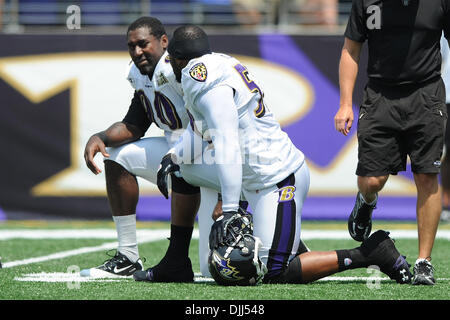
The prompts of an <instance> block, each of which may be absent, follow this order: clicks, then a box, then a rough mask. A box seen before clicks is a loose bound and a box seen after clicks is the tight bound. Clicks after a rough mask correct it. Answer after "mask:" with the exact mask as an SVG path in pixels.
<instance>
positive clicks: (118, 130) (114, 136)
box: [84, 122, 144, 174]
mask: <svg viewBox="0 0 450 320" xmlns="http://www.w3.org/2000/svg"><path fill="white" fill-rule="evenodd" d="M143 135H144V133H143V132H142V130H141V129H139V128H138V127H136V126H133V125H131V124H128V123H124V122H116V123H114V124H113V125H111V126H110V127H109V128H108V129H106V130H105V131H101V132H98V133H96V134H94V135H92V136H91V137H90V138H89V140H88V142H87V143H86V147H85V148H84V161H85V162H86V166H87V167H88V168H89V170H91V171H92V173H94V174H99V173H101V172H102V171H101V170H100V168H98V167H97V165H96V164H95V162H94V157H95V155H96V154H97V153H98V152H100V153H101V154H102V155H103V156H104V157H109V154H108V153H107V152H106V149H105V148H106V147H119V146H121V145H124V144H126V143H128V142H132V141H136V140H138V139H139V138H141V137H142V136H143Z"/></svg>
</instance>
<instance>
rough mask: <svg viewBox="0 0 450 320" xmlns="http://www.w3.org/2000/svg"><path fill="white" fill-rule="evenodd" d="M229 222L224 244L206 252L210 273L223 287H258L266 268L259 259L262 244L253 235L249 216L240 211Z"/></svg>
mask: <svg viewBox="0 0 450 320" xmlns="http://www.w3.org/2000/svg"><path fill="white" fill-rule="evenodd" d="M231 219H233V220H232V221H230V222H229V223H228V225H227V227H226V230H225V236H224V241H223V242H222V243H220V244H219V246H218V248H216V249H213V250H211V251H210V252H209V257H208V267H209V272H210V273H211V275H212V277H213V278H214V280H215V281H216V282H217V283H218V284H220V285H223V286H249V285H257V284H260V283H261V282H262V280H263V278H264V275H265V274H266V273H267V267H266V266H265V264H264V263H263V262H262V261H261V260H260V259H259V256H258V252H259V247H260V246H261V244H262V243H261V240H260V239H259V238H257V237H254V236H253V222H252V216H251V215H250V214H248V213H245V212H244V211H242V210H240V211H239V212H238V213H236V214H235V215H234V216H233V217H232V218H231Z"/></svg>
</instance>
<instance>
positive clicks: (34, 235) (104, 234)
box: [0, 229, 198, 240]
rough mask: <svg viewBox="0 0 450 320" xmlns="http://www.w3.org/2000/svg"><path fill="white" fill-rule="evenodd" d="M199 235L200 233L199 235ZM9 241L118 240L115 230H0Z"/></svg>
mask: <svg viewBox="0 0 450 320" xmlns="http://www.w3.org/2000/svg"><path fill="white" fill-rule="evenodd" d="M197 234H198V233H197ZM154 235H158V237H159V238H164V237H166V238H167V237H168V236H169V235H170V230H169V229H152V230H137V236H138V240H139V238H142V237H144V238H147V237H152V236H154ZM9 239H117V232H116V230H115V229H81V230H77V229H13V230H0V240H9Z"/></svg>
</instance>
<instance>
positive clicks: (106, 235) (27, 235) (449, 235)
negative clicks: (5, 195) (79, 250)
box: [0, 229, 450, 240]
mask: <svg viewBox="0 0 450 320" xmlns="http://www.w3.org/2000/svg"><path fill="white" fill-rule="evenodd" d="M389 231H390V236H391V238H394V239H417V231H416V230H400V229H396V230H389ZM137 235H138V240H139V238H140V237H152V236H154V235H158V237H160V238H158V240H160V239H163V238H167V237H169V235H170V234H169V230H168V229H146V230H138V231H137ZM162 235H164V236H162ZM192 237H193V238H198V229H195V230H194V232H193V235H192ZM301 237H302V239H303V240H309V239H336V240H338V239H350V236H349V235H348V231H347V230H302V232H301ZM116 238H117V233H116V230H114V229H79V230H78V229H12V230H0V240H10V239H116ZM436 238H440V239H447V240H450V230H438V232H437V235H436Z"/></svg>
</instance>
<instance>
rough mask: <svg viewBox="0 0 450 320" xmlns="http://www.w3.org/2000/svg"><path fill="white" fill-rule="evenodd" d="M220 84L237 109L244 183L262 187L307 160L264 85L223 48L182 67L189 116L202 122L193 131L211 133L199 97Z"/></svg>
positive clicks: (192, 119) (254, 188)
mask: <svg viewBox="0 0 450 320" xmlns="http://www.w3.org/2000/svg"><path fill="white" fill-rule="evenodd" d="M222 85H226V86H229V87H231V88H232V89H233V92H234V102H235V105H236V107H237V111H238V117H239V139H240V141H239V142H240V147H241V155H242V158H243V159H242V161H243V167H242V186H243V187H244V188H245V189H247V190H259V189H264V188H266V187H268V186H272V185H274V184H276V183H278V182H280V181H281V180H283V179H284V178H286V177H287V176H288V175H289V174H291V173H293V172H295V171H296V170H297V169H298V168H300V167H301V165H302V164H303V162H304V159H305V157H304V155H303V153H302V152H301V151H300V150H298V149H297V148H296V147H295V146H294V144H293V143H292V141H291V140H290V138H289V137H288V135H287V134H286V133H285V132H283V131H282V130H281V127H280V125H279V123H278V122H277V121H276V120H275V118H274V116H273V114H272V113H271V112H270V110H269V109H268V108H267V106H266V105H265V104H264V99H263V97H264V93H263V91H262V89H261V87H260V85H259V84H258V83H257V82H256V81H255V80H254V79H253V78H252V76H251V74H250V72H249V70H247V68H246V67H245V66H243V65H242V64H241V63H240V62H239V61H238V60H237V59H235V58H233V57H230V56H227V55H224V54H220V53H212V54H207V55H204V56H202V57H199V58H196V59H192V60H191V61H189V63H188V65H187V66H186V67H185V68H184V69H183V72H182V87H183V91H184V100H185V103H186V105H185V106H186V109H187V110H188V114H189V116H190V117H191V121H192V122H193V123H197V121H200V123H201V129H199V128H198V126H196V127H195V128H194V131H197V133H198V134H200V135H202V137H203V139H204V140H211V139H210V137H208V136H207V135H208V132H207V130H208V128H207V125H206V121H205V118H204V116H202V114H201V113H200V111H199V109H198V108H197V107H196V99H197V98H198V97H200V96H201V95H202V94H204V93H205V92H207V91H208V90H210V89H212V88H214V87H216V86H222ZM217 99H220V97H217ZM192 122H191V123H192ZM199 131H201V132H199Z"/></svg>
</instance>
